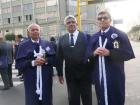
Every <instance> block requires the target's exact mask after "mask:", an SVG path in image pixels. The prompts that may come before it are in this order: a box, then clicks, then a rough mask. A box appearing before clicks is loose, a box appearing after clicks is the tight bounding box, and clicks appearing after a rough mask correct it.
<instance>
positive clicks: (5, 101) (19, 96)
mask: <svg viewBox="0 0 140 105" xmlns="http://www.w3.org/2000/svg"><path fill="white" fill-rule="evenodd" d="M132 45H133V48H134V52H135V55H136V58H135V59H133V60H131V61H128V62H126V70H125V72H126V104H125V105H139V103H140V92H139V89H140V82H139V81H140V70H139V69H140V63H139V62H140V53H139V52H140V42H139V43H138V42H132ZM16 74H17V71H16V70H13V75H14V76H13V80H14V87H13V88H11V89H10V90H8V91H0V105H24V89H23V83H22V82H20V81H19V79H18V78H17V77H16V76H15V75H16ZM2 85H3V84H2V82H1V80H0V86H2ZM92 93H93V105H97V104H96V96H95V90H94V86H93V92H92ZM53 94H54V95H53V96H54V97H53V100H54V101H53V102H54V105H68V101H67V93H66V85H64V86H63V85H60V84H59V83H58V81H57V77H56V76H54V83H53Z"/></svg>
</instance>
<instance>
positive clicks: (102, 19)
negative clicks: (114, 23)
mask: <svg viewBox="0 0 140 105" xmlns="http://www.w3.org/2000/svg"><path fill="white" fill-rule="evenodd" d="M110 24H111V18H110V17H109V16H108V14H100V15H98V17H97V25H98V26H99V27H100V28H101V29H102V30H105V29H107V28H108V27H109V26H110Z"/></svg>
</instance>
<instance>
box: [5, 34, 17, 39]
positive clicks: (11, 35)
mask: <svg viewBox="0 0 140 105" xmlns="http://www.w3.org/2000/svg"><path fill="white" fill-rule="evenodd" d="M5 39H6V40H8V41H12V40H15V34H14V33H8V34H6V35H5Z"/></svg>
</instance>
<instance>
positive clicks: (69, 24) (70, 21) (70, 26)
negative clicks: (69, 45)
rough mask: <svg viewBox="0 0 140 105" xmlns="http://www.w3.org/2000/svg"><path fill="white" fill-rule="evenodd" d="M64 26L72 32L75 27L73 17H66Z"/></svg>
mask: <svg viewBox="0 0 140 105" xmlns="http://www.w3.org/2000/svg"><path fill="white" fill-rule="evenodd" d="M66 27H67V30H68V32H70V33H73V32H74V31H75V30H76V29H77V23H76V21H75V20H74V19H73V18H68V19H67V20H66Z"/></svg>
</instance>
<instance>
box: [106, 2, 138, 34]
mask: <svg viewBox="0 0 140 105" xmlns="http://www.w3.org/2000/svg"><path fill="white" fill-rule="evenodd" d="M106 8H107V10H109V11H110V13H111V15H112V18H113V19H115V20H116V19H122V20H123V24H117V25H115V26H116V27H117V28H119V29H121V30H123V31H124V32H128V31H129V30H130V29H131V27H132V26H134V25H140V0H124V1H119V2H110V3H106Z"/></svg>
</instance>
